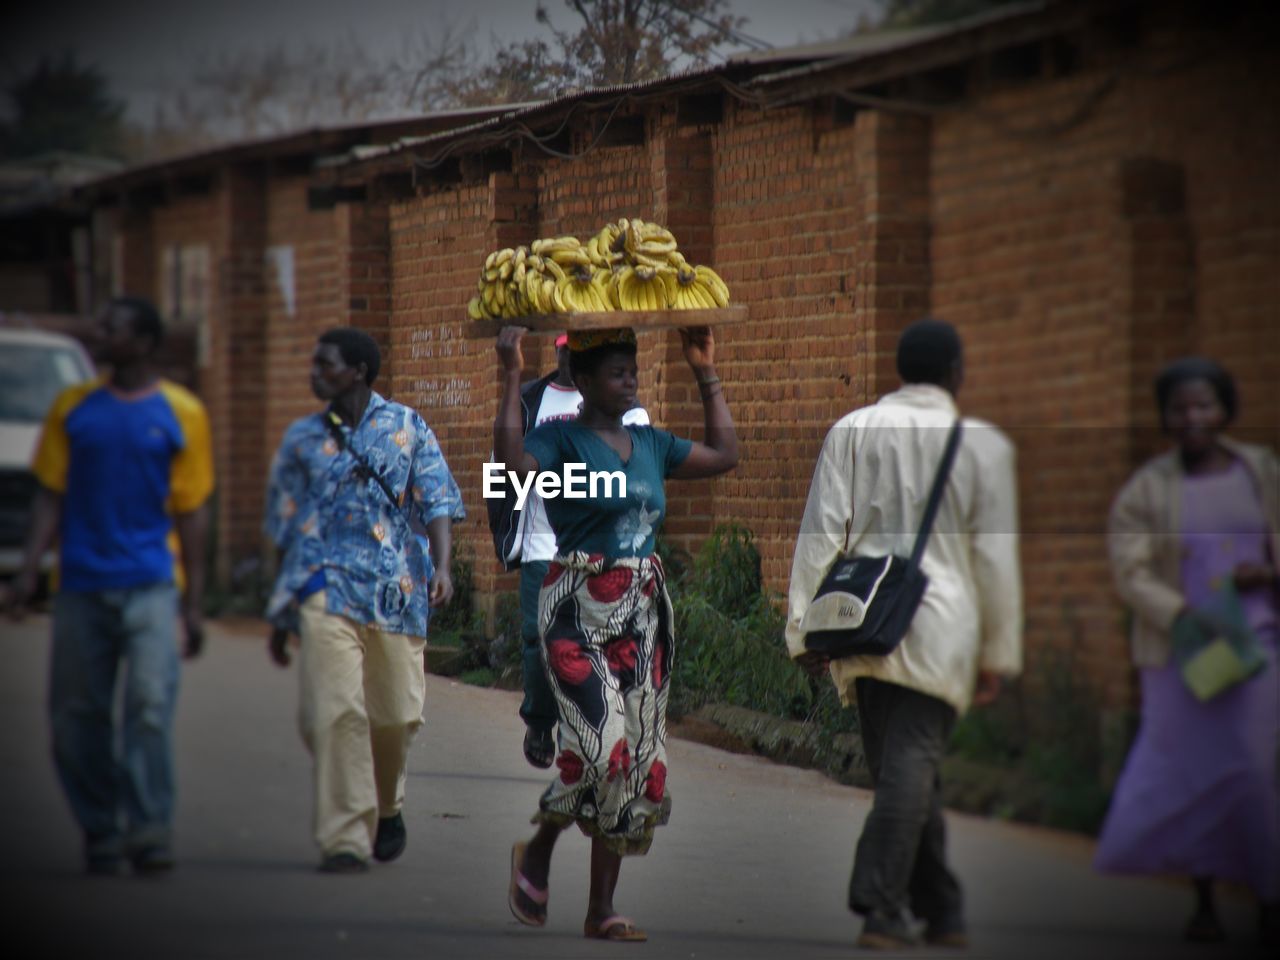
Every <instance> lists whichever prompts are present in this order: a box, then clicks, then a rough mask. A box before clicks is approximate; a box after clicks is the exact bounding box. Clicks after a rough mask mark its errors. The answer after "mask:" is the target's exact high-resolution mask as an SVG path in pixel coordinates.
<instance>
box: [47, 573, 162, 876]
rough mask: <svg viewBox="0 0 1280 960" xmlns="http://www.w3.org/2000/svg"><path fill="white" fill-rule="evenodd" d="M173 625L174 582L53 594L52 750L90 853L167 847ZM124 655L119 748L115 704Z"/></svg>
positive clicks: (115, 854)
mask: <svg viewBox="0 0 1280 960" xmlns="http://www.w3.org/2000/svg"><path fill="white" fill-rule="evenodd" d="M177 626H178V594H177V590H176V589H175V587H174V586H173V584H171V583H163V584H153V585H149V586H145V587H136V588H132V589H127V590H103V591H97V592H92V593H60V594H58V596H57V597H56V598H55V600H54V607H53V660H52V665H51V669H50V678H49V714H50V718H51V720H52V723H53V757H54V762H55V764H56V766H57V768H58V777H59V779H60V780H61V781H62V789H63V791H64V792H65V794H66V797H67V801H68V802H69V803H70V805H71V811H72V813H73V814H74V815H75V818H76V822H77V823H79V824H80V828H81V830H83V831H84V836H85V852H86V854H87V856H88V857H90V858H93V859H98V858H112V857H119V856H121V855H124V854H133V853H137V852H140V851H143V850H148V849H153V848H160V849H166V848H167V847H168V845H169V842H170V825H171V822H172V819H173V792H174V791H173V714H174V706H175V703H176V701H177V695H178V647H177V642H178V637H177V632H178V631H177ZM122 663H123V664H124V667H125V674H124V697H123V700H124V718H123V729H122V731H121V736H120V738H119V739H120V748H119V750H117V748H116V734H115V718H114V709H113V708H114V701H115V690H116V676H117V672H118V671H119V668H120V666H121V664H122ZM122 821H123V822H122Z"/></svg>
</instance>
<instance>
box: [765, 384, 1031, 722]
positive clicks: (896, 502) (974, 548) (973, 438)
mask: <svg viewBox="0 0 1280 960" xmlns="http://www.w3.org/2000/svg"><path fill="white" fill-rule="evenodd" d="M958 415H959V414H958V411H957V409H956V405H955V401H954V400H953V399H952V397H951V395H950V394H949V393H947V391H945V390H943V389H942V388H940V387H935V386H932V385H929V384H911V385H908V386H905V387H903V388H902V389H901V390H898V391H896V392H895V393H891V394H889V395H888V396H886V397H884V398H882V399H881V400H880V402H879V403H877V404H875V405H873V406H870V407H863V408H862V409H860V410H855V411H853V412H852V413H850V414H848V415H846V416H845V417H843V418H841V419H840V420H838V421H837V422H836V424H835V426H833V427H832V428H831V430H830V432H829V433H828V434H827V439H826V441H825V442H824V443H823V445H822V453H821V454H820V455H819V456H818V463H817V466H816V467H815V469H814V472H813V481H812V483H811V485H810V487H809V500H808V503H806V505H805V511H804V519H803V520H801V522H800V535H799V537H798V538H797V541H796V552H795V558H794V560H793V561H792V564H791V586H790V592H789V596H788V604H787V628H786V640H787V650H788V652H789V653H790V654H791V656H793V657H794V656H798V655H799V654H801V653H803V652H804V635H803V634H802V633H801V632H800V629H799V625H800V620H801V618H802V617H803V616H804V612H805V610H806V609H807V608H808V606H809V603H810V601H811V600H812V598H813V595H814V593H816V592H817V589H818V586H819V584H821V582H822V579H823V577H824V576H825V575H826V573H827V571H828V570H829V569H830V568H831V565H832V563H834V562H835V560H836V558H837V557H838V556H853V555H858V556H884V555H885V554H889V553H897V554H900V555H902V556H904V557H905V556H908V555H910V553H911V548H912V546H913V544H914V542H915V533H916V530H917V528H918V527H919V524H920V518H921V515H922V514H923V513H924V505H925V501H926V500H927V499H928V496H929V487H930V485H931V484H932V483H933V477H934V473H935V471H936V470H937V466H938V463H939V462H940V461H941V459H942V452H943V448H944V447H945V446H946V441H947V433H948V430H949V428H950V427H951V425H952V424H953V423H954V422H955V419H956V417H957V416H958ZM962 436H963V441H962V443H961V445H960V449H959V450H958V451H957V453H956V459H955V464H954V466H953V467H952V471H951V478H950V480H949V481H948V483H947V488H946V491H945V492H944V494H943V497H942V503H941V504H940V506H939V509H938V515H937V519H936V520H935V522H934V527H933V534H932V536H930V538H929V545H928V547H927V549H926V550H925V554H924V559H923V561H922V562H921V567H922V569H923V570H924V572H925V574H926V575H927V576H928V578H929V587H928V589H927V590H926V591H925V595H924V600H923V601H922V602H921V604H920V608H919V610H918V611H917V612H916V616H915V619H914V620H913V621H912V623H911V629H910V630H909V631H908V633H907V635H906V637H905V638H904V639H903V641H902V643H901V644H900V645H899V646H898V647H897V649H895V650H894V651H893V652H892V653H890V654H889V655H888V656H886V657H847V658H845V659H843V660H837V661H834V662H833V663H832V664H831V677H832V679H833V680H834V681H835V684H836V689H837V690H838V691H839V693H840V697H841V700H842V701H843V702H844V703H846V704H849V703H852V702H853V700H854V696H853V681H854V679H855V678H857V677H875V678H877V679H880V680H884V681H887V682H889V683H896V684H899V685H901V686H904V687H910V688H911V689H913V690H918V691H920V692H922V693H926V694H929V695H930V696H934V697H937V698H939V699H940V700H944V701H946V702H947V703H949V704H951V705H952V706H953V707H955V708H956V710H957V711H958V712H960V713H963V712H964V711H965V710H967V709H968V707H969V702H970V700H971V699H972V696H973V685H974V680H975V678H976V676H977V672H978V670H979V669H980V668H981V669H984V670H992V671H995V672H996V673H999V674H1001V675H1003V676H1012V675H1015V674H1017V673H1018V672H1020V671H1021V669H1022V580H1021V576H1020V574H1019V569H1018V533H1017V530H1018V503H1017V479H1016V471H1015V467H1014V448H1013V444H1012V443H1010V442H1009V440H1008V438H1007V437H1005V435H1004V434H1003V433H1001V432H1000V431H999V430H998V429H996V428H995V427H993V426H992V425H991V424H988V423H984V422H983V421H980V420H973V419H971V418H967V417H966V418H965V419H964V433H963V435H962Z"/></svg>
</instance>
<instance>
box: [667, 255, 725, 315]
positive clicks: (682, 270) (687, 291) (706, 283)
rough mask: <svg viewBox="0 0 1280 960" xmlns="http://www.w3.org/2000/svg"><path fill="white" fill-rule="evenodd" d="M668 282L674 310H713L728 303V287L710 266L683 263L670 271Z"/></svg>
mask: <svg viewBox="0 0 1280 960" xmlns="http://www.w3.org/2000/svg"><path fill="white" fill-rule="evenodd" d="M672 273H673V274H674V278H673V280H672V281H669V282H668V290H669V291H670V295H671V306H672V308H673V309H676V310H714V309H716V308H717V307H725V306H728V305H729V288H728V287H727V286H725V282H724V281H723V280H721V279H720V275H719V274H718V273H716V272H715V271H714V270H712V269H711V268H710V267H691V266H689V265H688V264H684V265H682V266H680V267H678V268H677V269H676V270H674V271H672Z"/></svg>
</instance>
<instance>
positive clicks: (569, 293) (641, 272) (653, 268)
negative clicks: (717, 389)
mask: <svg viewBox="0 0 1280 960" xmlns="http://www.w3.org/2000/svg"><path fill="white" fill-rule="evenodd" d="M476 291H477V293H478V296H475V297H472V298H471V302H470V303H469V304H467V315H468V316H469V317H471V318H472V319H473V320H480V319H484V318H498V317H502V318H514V317H521V316H526V315H529V314H555V313H594V312H599V311H606V310H645V311H648V310H669V309H674V310H710V309H715V308H717V307H723V306H726V305H727V304H728V303H729V288H728V287H727V286H725V283H724V281H723V280H721V279H720V277H719V276H718V275H717V274H716V272H715V271H714V270H712V269H711V268H710V267H698V266H693V265H692V264H690V263H689V262H688V261H687V260H685V258H684V255H683V254H681V253H680V251H679V250H678V249H677V247H676V238H675V236H674V235H672V233H671V231H670V230H668V229H667V228H666V227H664V226H662V225H661V224H658V223H647V222H645V221H644V220H639V219H628V218H626V217H624V218H622V219H621V220H619V221H618V222H617V223H608V224H605V226H604V228H603V229H601V230H600V232H599V233H597V234H596V235H595V236H593V237H592V238H591V239H590V240H589V241H588V242H587V243H586V245H585V246H584V245H583V244H582V243H580V242H579V241H578V238H577V237H569V236H564V237H553V238H546V239H541V240H535V241H533V243H532V244H530V245H529V246H528V247H516V248H514V249H512V248H507V249H505V250H496V251H494V252H493V253H491V254H489V256H488V258H487V259H486V260H485V263H484V269H483V270H482V271H481V274H480V280H479V282H478V283H477V284H476Z"/></svg>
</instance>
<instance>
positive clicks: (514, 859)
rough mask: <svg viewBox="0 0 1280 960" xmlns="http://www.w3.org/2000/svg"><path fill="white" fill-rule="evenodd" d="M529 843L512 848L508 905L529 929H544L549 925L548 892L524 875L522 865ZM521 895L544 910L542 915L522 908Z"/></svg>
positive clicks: (517, 844)
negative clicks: (543, 927)
mask: <svg viewBox="0 0 1280 960" xmlns="http://www.w3.org/2000/svg"><path fill="white" fill-rule="evenodd" d="M527 846H528V844H527V843H523V842H521V843H516V844H514V845H513V846H512V847H511V886H510V887H509V888H508V890H507V905H508V906H509V907H511V913H512V915H513V916H514V917H515V918H516V919H517V920H519V921H520V922H521V923H523V924H524V925H525V926H528V927H542V926H546V923H547V898H548V896H549V892H548V891H547V890H539V889H538V888H537V887H535V886H534V885H533V884H532V883H531V882H530V881H529V878H528V877H526V876H525V875H524V874H523V873H521V872H520V865H521V864H522V863H524V851H525V848H526V847H527ZM520 894H524V895H525V897H527V898H528V900H529V902H530V903H532V904H533V905H534V906H536V907H541V908H542V913H541V914H537V913H531V912H529V911H527V910H525V909H524V908H523V907H521V906H520V897H519V895H520Z"/></svg>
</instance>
